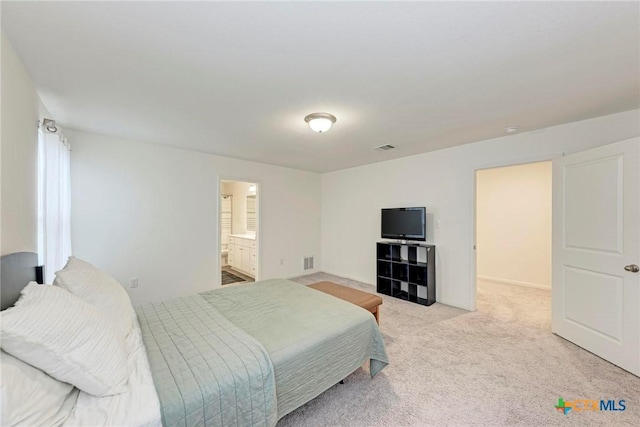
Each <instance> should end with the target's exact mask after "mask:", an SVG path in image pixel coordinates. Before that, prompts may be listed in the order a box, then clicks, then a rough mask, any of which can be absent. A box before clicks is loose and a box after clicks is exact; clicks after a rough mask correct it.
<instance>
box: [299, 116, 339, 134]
mask: <svg viewBox="0 0 640 427" xmlns="http://www.w3.org/2000/svg"><path fill="white" fill-rule="evenodd" d="M304 121H305V122H307V123H308V124H309V127H310V128H311V130H312V131H314V132H318V133H323V132H326V131H328V130H329V129H331V126H332V125H333V124H334V123H335V122H336V116H334V115H333V114H329V113H311V114H309V115H308V116H307V117H305V118H304Z"/></svg>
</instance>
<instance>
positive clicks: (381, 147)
mask: <svg viewBox="0 0 640 427" xmlns="http://www.w3.org/2000/svg"><path fill="white" fill-rule="evenodd" d="M394 148H396V147H394V146H393V145H389V144H385V145H381V146H379V147H375V149H376V150H380V151H388V150H393V149H394Z"/></svg>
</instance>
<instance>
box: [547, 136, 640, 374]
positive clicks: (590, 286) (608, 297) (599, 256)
mask: <svg viewBox="0 0 640 427" xmlns="http://www.w3.org/2000/svg"><path fill="white" fill-rule="evenodd" d="M639 171H640V138H634V139H630V140H626V141H622V142H618V143H615V144H610V145H606V146H603V147H599V148H595V149H592V150H588V151H583V152H581V153H577V154H572V155H568V156H565V157H562V158H559V159H555V160H554V161H553V266H552V269H553V272H552V276H553V281H552V283H553V284H552V293H551V296H552V331H553V332H554V333H556V334H558V335H560V336H561V337H563V338H565V339H567V340H569V341H571V342H573V343H575V344H577V345H579V346H580V347H582V348H584V349H585V350H588V351H590V352H592V353H594V354H596V355H598V356H600V357H602V358H603V359H606V360H608V361H609V362H611V363H613V364H615V365H618V366H620V367H621V368H623V369H626V370H627V371H629V372H631V373H633V374H635V375H638V376H640V273H639V272H638V265H640V172H639Z"/></svg>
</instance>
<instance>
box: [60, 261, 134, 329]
mask: <svg viewBox="0 0 640 427" xmlns="http://www.w3.org/2000/svg"><path fill="white" fill-rule="evenodd" d="M56 284H57V285H58V286H60V287H61V288H63V289H66V290H67V291H69V292H71V293H72V294H74V295H75V296H77V297H79V298H82V299H83V300H84V301H86V302H88V303H89V304H91V305H94V306H96V307H98V308H99V309H100V310H102V311H103V312H104V313H105V314H106V315H107V316H109V317H111V318H112V319H113V320H114V321H115V322H116V323H117V324H118V326H119V327H120V329H121V330H122V333H123V334H124V335H125V337H126V336H128V335H129V334H130V333H131V328H132V327H133V321H134V319H135V315H136V314H135V311H134V310H133V307H132V306H131V300H130V299H129V294H128V293H127V291H125V290H124V288H123V287H122V285H120V283H118V282H117V281H116V280H115V279H114V278H112V277H111V276H109V275H108V274H107V273H105V272H104V271H102V270H98V269H97V268H94V269H91V270H85V269H66V268H65V269H63V270H60V271H58V272H57V273H56Z"/></svg>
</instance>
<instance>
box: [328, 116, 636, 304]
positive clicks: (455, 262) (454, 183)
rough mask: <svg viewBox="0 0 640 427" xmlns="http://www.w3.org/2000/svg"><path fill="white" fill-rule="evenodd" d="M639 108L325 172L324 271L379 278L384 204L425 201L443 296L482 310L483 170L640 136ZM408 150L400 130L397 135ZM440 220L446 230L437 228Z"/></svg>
mask: <svg viewBox="0 0 640 427" xmlns="http://www.w3.org/2000/svg"><path fill="white" fill-rule="evenodd" d="M639 117H640V116H639V111H638V110H633V111H627V112H623V113H618V114H613V115H610V116H604V117H598V118H595V119H590V120H584V121H581V122H575V123H569V124H566V125H561V126H555V127H551V128H547V129H542V130H538V131H533V132H526V133H521V134H516V135H512V136H506V137H501V138H496V139H491V140H486V141H481V142H477V143H473V144H467V145H463V146H458V147H453V148H450V149H445V150H440V151H434V152H429V153H425V154H420V155H415V156H410V157H405V158H401V159H396V160H390V161H386V162H381V163H376V164H371V165H366V166H360V167H356V168H351V169H345V170H341V171H336V172H331V173H327V174H324V175H323V176H322V270H323V271H326V272H328V273H334V274H338V275H342V276H345V277H350V278H354V279H357V280H361V281H364V282H367V283H371V284H374V283H375V276H376V264H375V242H376V241H378V240H379V239H380V208H383V207H394V206H426V207H427V212H428V218H427V219H428V223H427V226H428V230H427V239H428V241H429V242H431V243H434V244H436V245H437V260H436V266H437V272H436V274H437V300H438V301H440V302H442V303H445V304H449V305H453V306H457V307H462V308H466V309H475V301H474V298H473V295H474V293H473V292H474V291H473V289H474V288H475V277H474V276H475V271H474V268H473V265H472V264H473V262H474V260H473V258H474V257H472V256H471V248H472V246H473V243H474V242H473V240H474V239H473V238H472V236H473V228H474V213H473V209H474V203H473V196H472V193H473V188H474V184H473V182H474V174H475V169H476V168H485V167H490V166H497V165H506V164H515V163H524V162H530V161H535V160H544V159H546V158H548V157H550V156H552V155H554V154H559V153H562V152H567V153H571V152H577V151H581V150H585V149H588V148H590V147H595V146H598V145H603V144H607V143H612V142H616V141H620V140H623V139H627V138H631V137H634V136H638V135H640V120H639ZM394 145H397V146H398V147H399V148H398V149H399V150H401V149H402V138H401V136H400V135H399V136H398V139H397V141H394ZM436 220H437V221H440V224H441V228H440V229H434V222H435V221H436Z"/></svg>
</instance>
